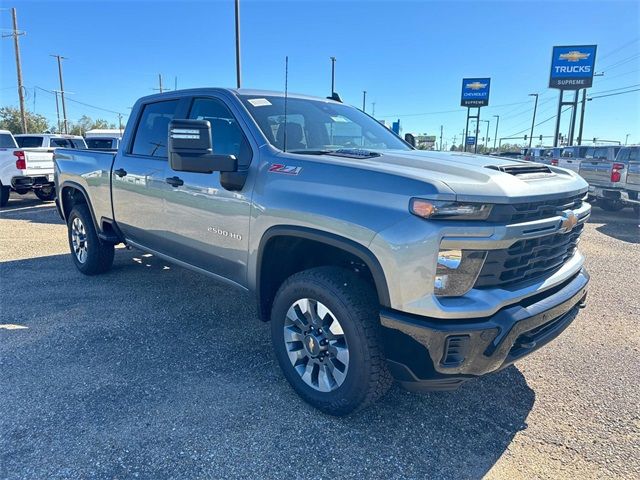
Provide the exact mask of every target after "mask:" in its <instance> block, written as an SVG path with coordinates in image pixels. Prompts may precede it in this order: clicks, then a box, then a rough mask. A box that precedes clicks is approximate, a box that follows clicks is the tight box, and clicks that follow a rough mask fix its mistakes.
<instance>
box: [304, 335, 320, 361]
mask: <svg viewBox="0 0 640 480" xmlns="http://www.w3.org/2000/svg"><path fill="white" fill-rule="evenodd" d="M304 348H305V350H306V351H307V353H308V354H309V355H311V356H312V357H316V356H318V355H319V354H320V350H321V348H320V339H319V338H318V337H316V336H315V335H312V334H309V335H307V336H305V337H304Z"/></svg>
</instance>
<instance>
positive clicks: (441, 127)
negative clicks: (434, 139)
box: [440, 125, 444, 151]
mask: <svg viewBox="0 0 640 480" xmlns="http://www.w3.org/2000/svg"><path fill="white" fill-rule="evenodd" d="M443 128H444V127H443V126H442V125H440V151H442V131H443Z"/></svg>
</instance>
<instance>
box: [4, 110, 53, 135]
mask: <svg viewBox="0 0 640 480" xmlns="http://www.w3.org/2000/svg"><path fill="white" fill-rule="evenodd" d="M25 116H26V118H27V132H28V133H43V132H46V131H48V130H49V129H50V125H49V121H48V120H47V118H46V117H45V116H43V115H40V114H37V113H31V112H29V111H28V110H27V111H25ZM0 129H2V130H9V131H10V132H11V133H16V134H17V133H25V132H23V131H22V119H21V118H20V109H19V108H17V107H1V108H0Z"/></svg>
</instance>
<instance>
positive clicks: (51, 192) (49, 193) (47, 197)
mask: <svg viewBox="0 0 640 480" xmlns="http://www.w3.org/2000/svg"><path fill="white" fill-rule="evenodd" d="M33 193H35V194H36V197H38V198H39V199H40V200H42V201H43V202H52V201H54V200H55V199H56V189H55V187H54V186H53V185H48V186H46V187H42V188H36V189H34V191H33Z"/></svg>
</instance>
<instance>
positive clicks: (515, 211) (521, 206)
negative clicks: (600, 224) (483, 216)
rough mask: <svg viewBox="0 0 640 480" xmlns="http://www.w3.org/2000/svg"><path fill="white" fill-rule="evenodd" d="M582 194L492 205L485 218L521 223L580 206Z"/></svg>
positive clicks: (507, 222) (493, 220)
mask: <svg viewBox="0 0 640 480" xmlns="http://www.w3.org/2000/svg"><path fill="white" fill-rule="evenodd" d="M583 197H584V194H579V195H574V196H572V197H565V198H557V199H554V200H544V201H542V202H526V203H516V204H513V205H494V206H493V209H492V210H491V214H490V216H489V218H488V219H487V220H488V221H490V222H499V223H506V224H511V223H522V222H530V221H533V220H540V219H542V218H549V217H553V216H555V215H557V214H558V212H561V211H562V210H575V209H577V208H580V207H581V206H582V199H583Z"/></svg>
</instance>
